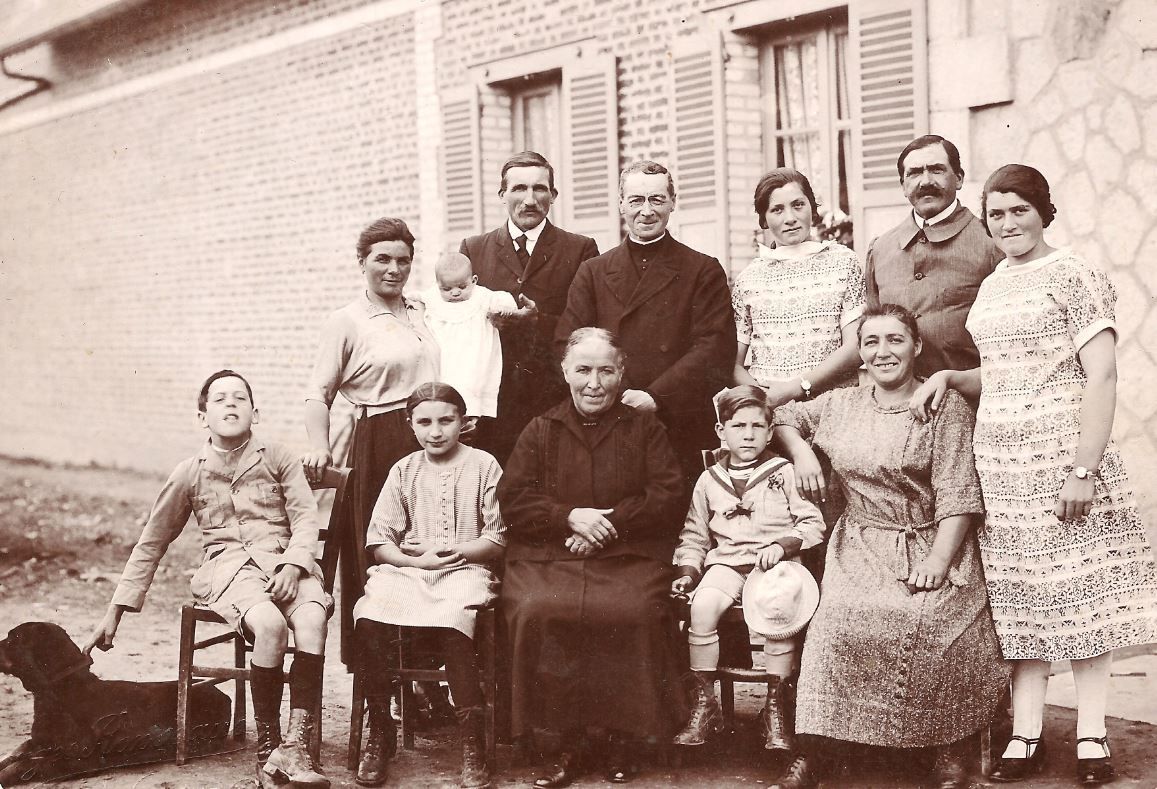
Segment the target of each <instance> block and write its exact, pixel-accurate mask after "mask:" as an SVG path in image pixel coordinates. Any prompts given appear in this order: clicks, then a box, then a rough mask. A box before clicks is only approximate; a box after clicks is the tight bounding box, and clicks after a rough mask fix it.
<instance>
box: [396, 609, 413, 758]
mask: <svg viewBox="0 0 1157 789" xmlns="http://www.w3.org/2000/svg"><path fill="white" fill-rule="evenodd" d="M397 633H398V683H397V685H398V690H399V693H398V700H399V704H398V706H399V707H401V713H402V747H403V748H405V749H406V750H408V751H412V750H414V713H415V712H416V711H417V709H416V707H417V701H416V700H415V698H414V683H412V682H410V681H409V680H407V679H406V678H405V676H404V673H405V668H406V666H408V665H409V663H410V661H409V660H408V657H409V655H408V654H407V653H408V650H407V649H406V642H407V641H408V639H407V638H406V637H405V633H403V632H402V628H401V627H399V628H398V631H397Z"/></svg>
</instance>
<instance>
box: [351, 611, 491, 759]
mask: <svg viewBox="0 0 1157 789" xmlns="http://www.w3.org/2000/svg"><path fill="white" fill-rule="evenodd" d="M407 629H408V628H404V627H399V628H397V637H396V638H395V640H394V646H395V648H396V649H397V653H396V658H395V659H396V665H397V668H388V667H386V666H385V665H384V662H383V666H382V671H383V672H385V673H386V674H388V675H390V676H393V677H396V678H397V680H398V686H399V687H400V689H401V693H400V702H401V703H400V706H401V713H402V747H404V748H406V749H407V750H413V748H414V713H415V711H416V710H417V703H416V700H415V698H414V686H413V683H415V682H445V681H446V671H445V670H444V669H421V668H408V667H407V666H408V665H409V663H410V658H411V654H410V651H411V650H410V639H409V638H408V637H407V636H406V630H407ZM497 629H498V612H497V609H496V608H494V607H490V608H483V609H481V610H479V611H478V623H477V626H476V627H475V629H474V645H475V649H477V651H478V657H479V661H478V662H479V673H480V674H481V676H480V681H481V683H482V699H483V708H484V713H485V721H486V760H487V762H489V763H490V764H491V766H493V764H494V753H495V747H496V744H495V743H496V740H495V725H494V709H495V705H496V703H497V700H498V682H497V670H496V665H497V659H496V655H497V648H496V638H495V634H496V633H497ZM365 714H366V699H365V692H364V691H363V690H362V686H361V682H360V680H359V678H358V675H357V674H356V673H355V674H354V686H353V701H352V703H351V705H350V739H349V750H348V753H347V766H348V767H349V769H350V770H351V771H356V770H357V768H358V761H359V760H360V759H361V750H362V729H363V727H364V725H365Z"/></svg>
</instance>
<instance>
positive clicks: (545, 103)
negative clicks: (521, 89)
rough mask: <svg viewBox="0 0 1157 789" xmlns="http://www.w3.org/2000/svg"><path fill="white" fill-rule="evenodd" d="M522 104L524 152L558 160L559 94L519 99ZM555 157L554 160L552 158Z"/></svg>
mask: <svg viewBox="0 0 1157 789" xmlns="http://www.w3.org/2000/svg"><path fill="white" fill-rule="evenodd" d="M518 100H519V101H521V102H522V113H521V115H522V128H521V129H520V130H519V131H521V133H522V137H521V143H522V148H523V150H530V151H538V152H539V153H541V154H542V155H543V156H545V157H546V158H547V159H548V160H549V161H552V162H553V161H556V160H557V159H558V151H557V150H555V149H556V148H557V146H558V143H557V140H558V94H557V93H556V92H555V91H553V90H552V91H547V92H542V93H534V94H529V95H524V96H520V97H518ZM552 157H553V158H552Z"/></svg>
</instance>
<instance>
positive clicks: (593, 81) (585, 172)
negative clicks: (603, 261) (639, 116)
mask: <svg viewBox="0 0 1157 789" xmlns="http://www.w3.org/2000/svg"><path fill="white" fill-rule="evenodd" d="M616 68H617V67H616V62H615V58H614V56H613V55H596V56H593V57H584V58H582V59H581V60H579V61H577V62H576V63H573V64H570V63H568V64H567V65H566V66H565V67H564V68H563V71H562V103H563V107H564V108H565V109H564V112H565V115H564V118H565V121H564V123H563V124H562V126H563V137H564V139H563V152H564V153H563V167H562V168H561V172H562V173H563V175H564V177H565V179H566V183H565V184H560V185H559V188H560V189H562V188H564V187H565V188H566V194H565V195H564V199H565V201H566V203H565V204H566V206H567V207H568V210H567V217H566V224H565V225H564V227H565V228H566V229H567V230H569V231H571V232H572V233H581V234H582V235H584V236H590V237H591V238H593V239H594V240H595V241H596V242H597V243H598V245H599V251H600V252H605V251H607V250H608V249H610V248H612V247H614V246H617V245H618V243H619V241H620V233H619V209H618V178H619V93H618V72H617V70H616Z"/></svg>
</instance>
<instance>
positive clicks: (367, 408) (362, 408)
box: [355, 401, 406, 419]
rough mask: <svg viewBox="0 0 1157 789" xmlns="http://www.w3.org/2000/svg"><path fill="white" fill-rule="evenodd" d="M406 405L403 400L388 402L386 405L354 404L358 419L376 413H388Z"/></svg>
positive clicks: (375, 414)
mask: <svg viewBox="0 0 1157 789" xmlns="http://www.w3.org/2000/svg"><path fill="white" fill-rule="evenodd" d="M405 407H406V403H405V401H403V402H400V403H388V404H386V405H359V406H355V410H356V411H357V414H358V419H365V418H366V417H367V416H377V415H378V414H388V413H390V412H391V411H400V410H401V409H403V408H405Z"/></svg>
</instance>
